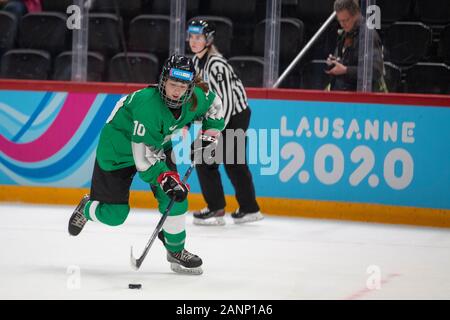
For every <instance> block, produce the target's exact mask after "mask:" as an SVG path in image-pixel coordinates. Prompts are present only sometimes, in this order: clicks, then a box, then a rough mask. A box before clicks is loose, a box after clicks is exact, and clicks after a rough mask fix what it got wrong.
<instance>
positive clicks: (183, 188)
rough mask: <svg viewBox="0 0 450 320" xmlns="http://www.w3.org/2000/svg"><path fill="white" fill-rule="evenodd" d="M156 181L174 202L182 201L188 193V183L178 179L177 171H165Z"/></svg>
mask: <svg viewBox="0 0 450 320" xmlns="http://www.w3.org/2000/svg"><path fill="white" fill-rule="evenodd" d="M158 183H159V185H160V186H161V188H162V189H163V191H164V192H165V193H166V194H167V195H168V196H169V198H170V199H172V200H174V201H175V202H182V201H183V200H184V199H186V197H187V195H188V193H189V190H190V188H189V185H188V184H187V183H183V182H182V181H181V180H180V176H179V175H178V172H175V171H167V172H164V173H161V174H160V175H159V177H158Z"/></svg>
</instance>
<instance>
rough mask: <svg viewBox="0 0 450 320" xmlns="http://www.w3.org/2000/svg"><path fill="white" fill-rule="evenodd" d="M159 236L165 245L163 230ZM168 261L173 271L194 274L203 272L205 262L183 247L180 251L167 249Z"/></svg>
mask: <svg viewBox="0 0 450 320" xmlns="http://www.w3.org/2000/svg"><path fill="white" fill-rule="evenodd" d="M158 238H159V240H161V241H162V243H163V244H164V245H165V239H164V234H163V232H162V231H160V232H159V233H158ZM166 250H167V249H166ZM167 261H168V262H170V269H172V271H173V272H176V273H181V274H192V275H201V274H202V273H203V269H202V267H201V266H202V264H203V262H202V259H200V257H199V256H197V255H195V254H192V253H190V252H189V251H187V250H186V249H183V250H181V251H180V252H171V251H169V250H167Z"/></svg>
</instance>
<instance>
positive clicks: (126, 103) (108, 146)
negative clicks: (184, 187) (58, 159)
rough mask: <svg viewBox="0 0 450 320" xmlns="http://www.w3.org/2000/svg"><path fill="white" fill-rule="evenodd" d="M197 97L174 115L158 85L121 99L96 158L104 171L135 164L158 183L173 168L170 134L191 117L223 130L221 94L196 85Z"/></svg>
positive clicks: (145, 177) (148, 179) (142, 174)
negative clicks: (168, 153)
mask: <svg viewBox="0 0 450 320" xmlns="http://www.w3.org/2000/svg"><path fill="white" fill-rule="evenodd" d="M193 94H194V95H195V97H196V100H197V106H196V108H193V103H194V102H193V99H190V101H189V102H187V103H186V104H184V105H183V106H182V107H181V115H180V116H179V118H178V119H175V117H174V115H173V114H172V112H171V111H170V110H169V108H168V107H167V106H166V105H165V104H164V101H163V100H162V98H161V96H160V94H159V91H158V88H156V87H148V88H145V89H142V90H139V91H136V92H133V93H132V94H130V95H128V96H125V97H123V98H122V99H120V100H119V101H118V102H117V104H116V106H115V107H114V110H113V111H112V113H111V115H110V116H109V118H108V120H107V123H106V125H105V126H104V127H103V129H102V131H101V133H100V141H99V144H98V147H97V154H96V156H97V161H98V164H99V165H100V167H101V168H102V169H103V170H105V171H112V170H117V169H121V168H125V167H129V166H136V168H137V170H138V172H139V175H140V177H141V178H142V179H143V180H144V181H146V182H148V183H150V184H153V185H155V184H157V178H158V176H159V175H160V174H161V173H163V172H166V171H170V170H169V168H168V167H167V165H166V163H165V161H164V160H165V155H164V151H166V150H168V149H170V148H171V147H172V143H171V136H172V134H173V132H174V131H176V130H177V129H181V128H183V127H184V126H186V125H187V124H189V123H191V122H192V121H195V120H198V119H202V130H213V131H214V130H217V131H221V130H223V128H224V120H223V108H222V103H221V101H220V98H219V97H218V96H216V95H215V94H214V93H213V92H212V91H209V92H207V93H205V92H203V91H202V89H201V88H199V87H195V89H194V93H193Z"/></svg>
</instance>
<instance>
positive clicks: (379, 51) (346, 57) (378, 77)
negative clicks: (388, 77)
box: [330, 23, 384, 92]
mask: <svg viewBox="0 0 450 320" xmlns="http://www.w3.org/2000/svg"><path fill="white" fill-rule="evenodd" d="M359 33H360V27H359V24H358V23H357V24H356V25H355V27H354V28H353V30H352V31H350V32H348V33H347V32H342V33H341V34H340V35H339V36H338V39H337V46H336V50H335V52H334V56H335V57H338V58H339V59H340V63H342V64H343V65H344V66H346V67H347V73H346V74H345V75H342V76H332V77H331V86H330V90H341V91H356V90H357V87H358V60H359V55H358V51H359ZM373 33H374V36H373V41H374V43H373V74H372V91H374V92H379V91H383V90H384V80H383V70H384V67H383V47H382V44H381V40H380V37H379V35H378V33H377V32H376V31H375V30H374V31H373Z"/></svg>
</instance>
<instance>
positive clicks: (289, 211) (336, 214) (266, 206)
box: [0, 185, 450, 228]
mask: <svg viewBox="0 0 450 320" xmlns="http://www.w3.org/2000/svg"><path fill="white" fill-rule="evenodd" d="M88 192H89V190H88V189H78V188H48V187H25V186H5V185H0V201H3V202H26V203H39V204H43V203H45V204H64V205H74V206H75V205H76V204H77V203H78V202H79V201H80V199H81V197H82V196H83V194H85V193H88ZM226 201H227V204H228V206H227V208H226V209H227V211H228V212H231V211H234V210H235V209H236V208H237V207H238V204H237V202H236V200H235V198H234V197H232V196H226ZM258 202H259V204H260V206H261V211H262V212H263V213H265V214H269V215H277V216H288V217H302V218H315V219H337V220H351V221H362V222H378V223H391V224H408V225H419V226H431V227H445V228H450V210H445V209H428V208H416V207H401V206H387V205H380V204H368V203H351V202H338V201H318V200H299V199H280V198H266V197H258ZM130 206H131V207H132V208H157V207H158V205H157V202H156V200H155V198H154V197H153V194H152V192H151V191H131V197H130ZM204 206H205V203H204V200H203V196H202V195H201V194H190V195H189V209H190V210H198V209H201V208H203V207H204Z"/></svg>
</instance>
